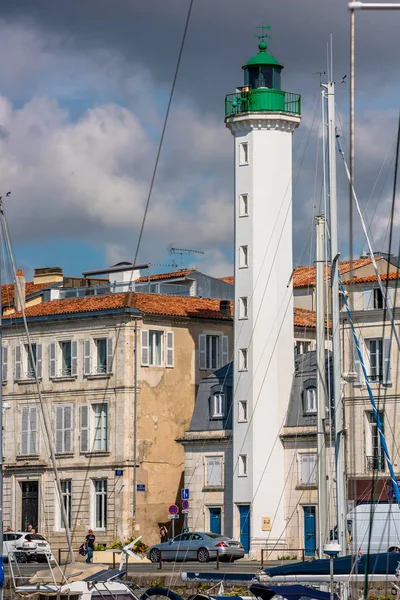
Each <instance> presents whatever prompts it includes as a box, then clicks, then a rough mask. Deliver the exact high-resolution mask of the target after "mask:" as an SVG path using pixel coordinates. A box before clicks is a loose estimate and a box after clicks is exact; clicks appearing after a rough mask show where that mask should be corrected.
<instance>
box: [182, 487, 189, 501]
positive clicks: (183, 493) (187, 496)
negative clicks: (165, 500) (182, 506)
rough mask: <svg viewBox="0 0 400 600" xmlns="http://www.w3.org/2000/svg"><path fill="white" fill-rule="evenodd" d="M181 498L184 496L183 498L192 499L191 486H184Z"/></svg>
mask: <svg viewBox="0 0 400 600" xmlns="http://www.w3.org/2000/svg"><path fill="white" fill-rule="evenodd" d="M181 498H182V500H189V499H190V494H189V488H182V490H181Z"/></svg>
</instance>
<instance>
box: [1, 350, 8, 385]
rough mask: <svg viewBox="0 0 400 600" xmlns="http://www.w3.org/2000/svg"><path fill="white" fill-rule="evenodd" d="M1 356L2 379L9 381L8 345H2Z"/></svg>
mask: <svg viewBox="0 0 400 600" xmlns="http://www.w3.org/2000/svg"><path fill="white" fill-rule="evenodd" d="M1 357H2V365H1V367H2V369H1V377H2V381H3V382H5V381H7V374H8V373H7V372H8V346H3V347H2V353H1Z"/></svg>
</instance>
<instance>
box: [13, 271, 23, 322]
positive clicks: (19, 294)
mask: <svg viewBox="0 0 400 600" xmlns="http://www.w3.org/2000/svg"><path fill="white" fill-rule="evenodd" d="M14 306H15V310H16V311H17V312H22V311H23V310H25V277H24V274H23V272H22V271H21V269H18V271H17V273H16V275H15V283H14Z"/></svg>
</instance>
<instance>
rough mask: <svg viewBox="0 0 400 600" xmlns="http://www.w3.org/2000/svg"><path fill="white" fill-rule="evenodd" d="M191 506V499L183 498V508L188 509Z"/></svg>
mask: <svg viewBox="0 0 400 600" xmlns="http://www.w3.org/2000/svg"><path fill="white" fill-rule="evenodd" d="M188 508H189V500H182V510H187V509H188Z"/></svg>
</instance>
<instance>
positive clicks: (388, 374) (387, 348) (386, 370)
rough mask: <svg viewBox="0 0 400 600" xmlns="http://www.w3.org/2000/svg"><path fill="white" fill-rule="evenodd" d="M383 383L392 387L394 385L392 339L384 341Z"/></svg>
mask: <svg viewBox="0 0 400 600" xmlns="http://www.w3.org/2000/svg"><path fill="white" fill-rule="evenodd" d="M382 346H383V383H384V385H390V384H391V383H392V356H391V344H390V338H384V339H383V344H382Z"/></svg>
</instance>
